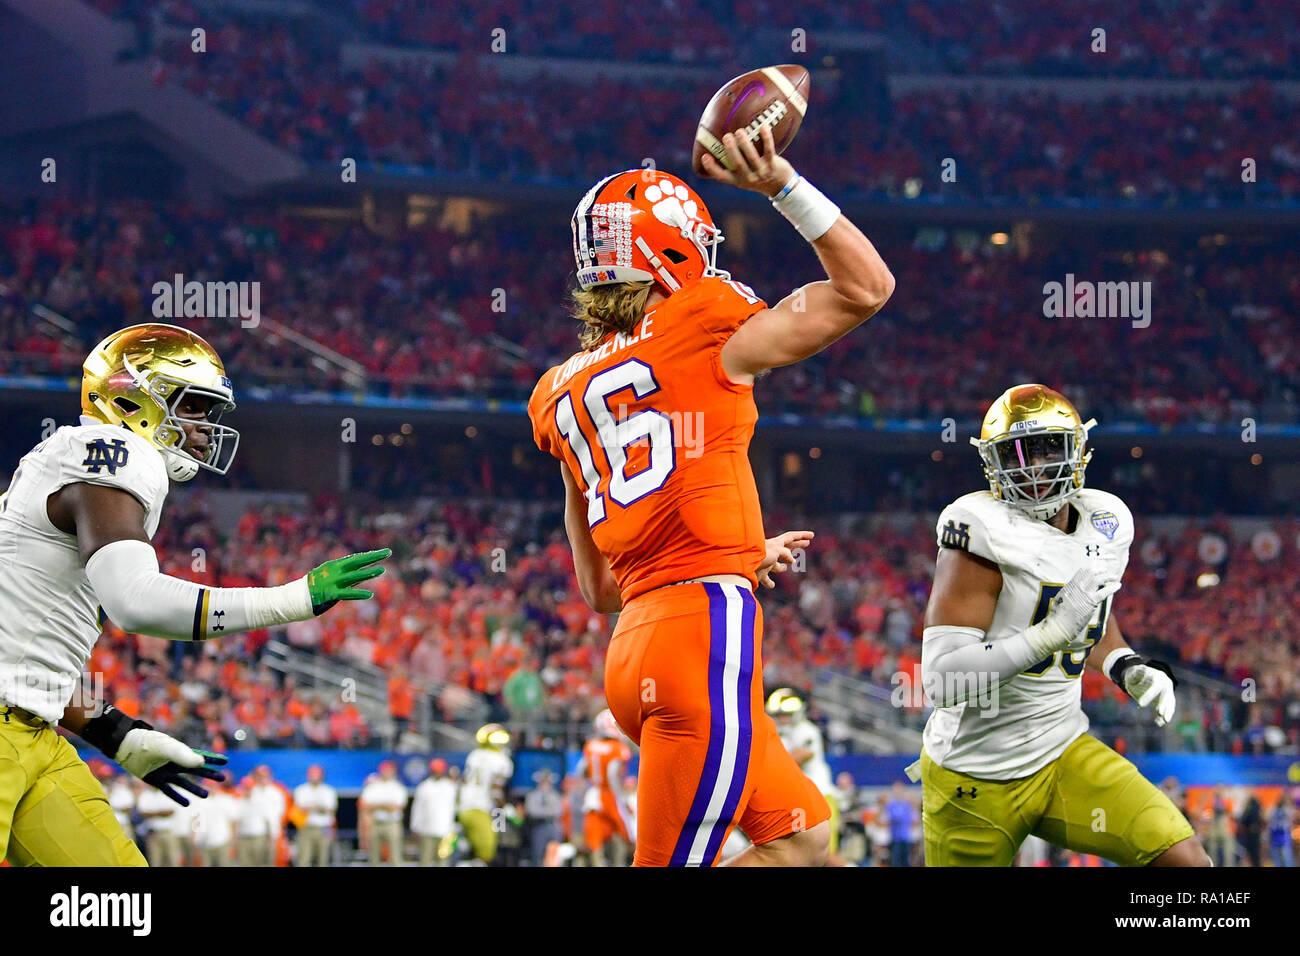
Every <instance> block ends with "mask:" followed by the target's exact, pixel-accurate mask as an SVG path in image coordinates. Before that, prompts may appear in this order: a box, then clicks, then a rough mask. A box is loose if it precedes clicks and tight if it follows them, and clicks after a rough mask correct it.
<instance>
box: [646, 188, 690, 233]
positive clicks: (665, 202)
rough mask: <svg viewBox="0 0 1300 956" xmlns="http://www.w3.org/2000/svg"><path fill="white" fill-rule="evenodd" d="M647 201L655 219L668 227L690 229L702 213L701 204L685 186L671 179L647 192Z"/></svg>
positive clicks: (648, 189)
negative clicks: (700, 212)
mask: <svg viewBox="0 0 1300 956" xmlns="http://www.w3.org/2000/svg"><path fill="white" fill-rule="evenodd" d="M645 198H646V201H647V202H649V203H651V206H650V211H651V212H653V213H654V214H655V218H656V219H658V220H659V221H660V222H662V223H664V224H665V225H668V226H676V227H678V228H679V229H689V228H690V225H691V222H692V221H694V220H696V217H697V215H698V214H699V211H700V206H699V204H698V203H697V202H696V201H695V200H694V199H692V198H691V193H690V190H688V189H687V188H686V186H685V185H682V184H680V183H674V182H673V181H672V180H670V179H661V180H660V181H659V182H657V183H655V184H653V185H651V186H649V187H647V188H646V191H645Z"/></svg>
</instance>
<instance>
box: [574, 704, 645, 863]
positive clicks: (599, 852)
mask: <svg viewBox="0 0 1300 956" xmlns="http://www.w3.org/2000/svg"><path fill="white" fill-rule="evenodd" d="M595 728H596V734H595V736H593V737H592V738H591V739H590V740H588V741H587V742H586V743H585V744H584V745H583V747H582V758H581V759H580V760H579V761H578V768H577V770H576V771H575V773H576V775H577V776H580V777H582V778H584V782H585V783H586V785H587V794H586V798H585V799H584V800H583V814H582V837H583V842H584V843H585V844H586V847H587V852H588V853H590V854H591V862H592V865H593V866H604V865H605V844H607V843H609V842H610V841H611V840H614V841H616V842H615V843H614V846H613V852H612V853H611V854H610V858H611V860H612V861H613V863H614V865H615V866H626V865H627V860H626V850H627V848H628V847H630V846H631V844H632V842H633V836H632V833H633V828H634V826H635V824H634V823H633V821H632V818H631V813H630V808H629V807H628V806H627V801H626V800H625V799H624V795H623V771H624V770H625V769H626V768H627V765H628V761H630V760H631V759H632V748H631V747H629V746H628V745H627V741H625V740H624V739H623V733H622V731H620V730H619V729H618V723H617V722H616V721H615V720H614V715H613V714H611V713H610V712H609V710H608V709H605V710H602V711H601V712H600V713H599V714H597V715H596V720H595Z"/></svg>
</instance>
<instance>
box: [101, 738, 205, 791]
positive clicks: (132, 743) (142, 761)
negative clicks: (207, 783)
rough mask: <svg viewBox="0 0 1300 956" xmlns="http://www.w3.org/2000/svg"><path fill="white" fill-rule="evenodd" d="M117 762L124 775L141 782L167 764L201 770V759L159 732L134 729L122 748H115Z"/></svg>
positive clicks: (178, 742)
mask: <svg viewBox="0 0 1300 956" xmlns="http://www.w3.org/2000/svg"><path fill="white" fill-rule="evenodd" d="M117 762H118V763H120V764H121V765H122V769H123V770H125V771H126V772H127V773H129V774H131V775H132V776H134V777H139V778H140V779H141V780H143V779H144V778H145V777H147V776H148V775H149V774H151V773H153V772H154V771H155V770H157V769H158V768H159V767H162V766H165V765H167V764H169V763H175V764H180V765H181V766H182V767H201V766H203V756H202V755H201V754H199V753H198V752H197V751H194V750H191V749H190V748H189V747H186V746H185V745H184V744H183V743H181V742H180V741H179V740H177V739H176V738H175V737H168V736H167V735H166V734H164V733H163V732H162V731H160V730H141V729H139V728H136V729H135V730H132V731H129V732H128V733H127V735H126V737H125V738H123V740H122V745H121V746H120V747H118V748H117Z"/></svg>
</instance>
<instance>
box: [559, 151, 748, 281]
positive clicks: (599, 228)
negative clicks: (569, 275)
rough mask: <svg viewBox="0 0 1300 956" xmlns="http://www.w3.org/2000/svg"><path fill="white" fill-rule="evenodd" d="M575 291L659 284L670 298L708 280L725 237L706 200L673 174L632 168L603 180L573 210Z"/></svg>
mask: <svg viewBox="0 0 1300 956" xmlns="http://www.w3.org/2000/svg"><path fill="white" fill-rule="evenodd" d="M572 226H573V256H574V258H575V259H576V260H577V263H578V287H579V288H581V289H590V288H592V287H593V286H598V285H611V284H614V283H618V282H645V281H647V280H650V281H654V282H657V283H658V284H659V285H660V286H662V287H663V291H664V292H665V294H667V295H672V294H673V293H674V292H676V291H677V290H678V289H680V288H681V287H682V286H683V285H684V284H685V283H687V282H689V281H691V280H693V279H698V278H700V277H701V276H706V275H726V273H724V272H719V271H718V269H717V268H716V265H715V262H716V258H717V251H718V243H720V242H722V238H723V237H722V231H721V230H720V229H718V227H717V226H715V225H714V224H713V217H712V216H711V215H709V210H708V209H707V208H706V207H705V205H704V200H702V199H700V197H699V196H698V195H697V194H696V192H695V190H693V189H691V187H690V186H688V185H686V183H684V182H682V180H681V179H679V178H678V177H676V176H674V175H673V174H672V173H665V172H661V171H660V170H657V169H629V170H627V171H626V172H622V173H615V174H614V175H612V176H606V177H605V178H604V179H602V180H601V181H600V182H598V183H596V185H594V186H592V187H591V189H589V190H588V191H587V194H586V195H585V196H583V197H582V201H581V202H580V203H578V208H577V209H575V210H574V212H573V221H572Z"/></svg>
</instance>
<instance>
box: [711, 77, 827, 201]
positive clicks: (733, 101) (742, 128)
mask: <svg viewBox="0 0 1300 956" xmlns="http://www.w3.org/2000/svg"><path fill="white" fill-rule="evenodd" d="M809 82H810V79H809V76H808V71H807V70H806V69H804V68H803V67H802V66H799V65H797V64H794V63H785V64H782V65H781V66H765V67H763V68H762V69H758V70H750V71H749V72H748V73H742V74H741V75H740V76H738V77H736V78H735V79H733V80H730V81H728V82H727V83H726V85H724V86H723V87H722V89H720V90H718V92H716V93H714V94H713V98H712V99H710V100H709V105H708V106H706V107H704V115H703V116H701V117H700V125H699V128H698V129H697V130H696V132H695V150H694V153H693V154H692V156H691V166H692V167H694V169H695V171H696V172H697V173H699V174H700V175H704V167H703V166H702V165H701V163H700V161H701V158H702V157H703V156H704V154H705V153H712V154H713V157H714V158H715V159H717V160H718V162H720V163H722V165H723V166H724V167H725V168H727V169H731V160H730V159H729V158H728V157H727V150H726V147H724V146H723V145H722V137H723V135H724V134H726V133H735V134H737V135H740V134H742V133H743V134H744V135H746V136H748V137H749V138H750V140H751V141H753V142H755V143H759V147H760V148H759V152H760V153H761V152H762V148H761V143H760V141H759V136H760V135H761V134H760V130H762V128H763V127H764V126H770V127H771V128H772V139H773V142H775V144H776V151H777V152H778V153H783V152H785V148H786V147H787V146H789V145H790V143H791V141H792V140H793V139H794V134H795V133H797V132H798V131H799V124H800V123H802V122H803V114H804V111H805V110H806V109H807V108H808V85H809Z"/></svg>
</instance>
